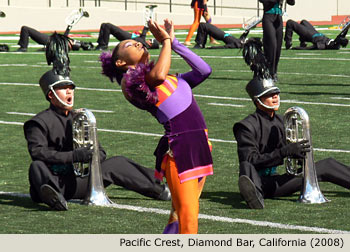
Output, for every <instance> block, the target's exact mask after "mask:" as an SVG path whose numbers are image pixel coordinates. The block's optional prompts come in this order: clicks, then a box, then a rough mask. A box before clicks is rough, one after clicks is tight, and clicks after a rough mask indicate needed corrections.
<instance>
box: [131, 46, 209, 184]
mask: <svg viewBox="0 0 350 252" xmlns="http://www.w3.org/2000/svg"><path fill="white" fill-rule="evenodd" d="M172 49H173V50H174V51H175V52H176V53H177V54H179V55H180V56H181V57H182V58H184V59H185V61H186V62H187V63H188V64H189V65H190V66H191V68H192V71H190V72H188V73H184V74H178V75H176V76H173V75H168V77H167V78H166V80H165V81H164V82H163V83H162V84H161V85H159V86H157V87H156V88H155V90H151V89H150V88H149V87H148V86H147V84H146V83H145V80H144V76H145V74H146V73H147V72H148V71H150V70H151V68H152V66H153V64H152V63H151V64H149V65H142V64H139V65H138V66H137V67H136V69H129V70H128V72H127V73H126V74H125V75H124V78H125V80H126V91H127V92H128V95H129V96H130V97H131V103H132V104H134V105H135V106H136V107H138V108H140V109H144V110H147V111H148V112H150V113H151V114H152V115H153V116H154V117H156V118H157V120H158V121H159V123H161V124H162V125H163V126H164V129H165V135H164V136H163V137H162V138H161V140H160V141H159V144H158V147H157V149H156V151H155V155H156V158H157V159H156V160H157V161H156V176H157V177H162V174H163V172H162V170H161V162H162V160H163V157H164V155H165V154H166V153H167V152H168V150H169V148H170V150H171V152H172V155H173V157H174V159H175V161H176V165H177V167H178V173H179V177H180V180H181V182H184V181H186V180H189V179H195V178H200V177H203V176H207V175H212V174H213V165H212V163H213V162H212V157H211V145H210V142H209V141H208V134H207V132H208V131H207V127H206V124H205V121H204V117H203V115H202V113H201V111H200V109H199V106H198V105H197V102H196V100H195V99H194V97H193V94H192V88H194V87H196V86H197V85H198V84H200V83H201V82H202V81H204V80H205V79H206V78H207V77H208V76H209V75H210V74H211V68H210V66H209V65H208V64H207V63H206V62H204V61H203V60H202V59H201V58H200V57H199V56H197V55H196V54H194V53H193V52H192V51H191V50H190V49H188V48H187V47H185V46H183V45H182V44H180V43H179V41H178V40H177V39H174V41H173V43H172Z"/></svg>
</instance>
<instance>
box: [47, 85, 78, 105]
mask: <svg viewBox="0 0 350 252" xmlns="http://www.w3.org/2000/svg"><path fill="white" fill-rule="evenodd" d="M50 90H51V91H52V93H53V94H54V95H55V97H56V98H57V100H58V101H59V102H60V103H61V104H63V105H64V106H67V107H73V105H74V99H73V102H72V104H68V103H66V102H64V101H62V100H61V98H60V97H58V96H57V94H56V92H55V90H54V89H53V88H52V87H50Z"/></svg>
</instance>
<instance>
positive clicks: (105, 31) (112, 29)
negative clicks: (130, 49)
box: [97, 23, 148, 46]
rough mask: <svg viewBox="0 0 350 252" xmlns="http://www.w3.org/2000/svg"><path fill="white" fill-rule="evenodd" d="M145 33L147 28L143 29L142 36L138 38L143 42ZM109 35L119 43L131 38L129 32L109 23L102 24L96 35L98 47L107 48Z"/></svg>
mask: <svg viewBox="0 0 350 252" xmlns="http://www.w3.org/2000/svg"><path fill="white" fill-rule="evenodd" d="M147 31H148V28H147V27H143V30H142V34H141V35H140V38H142V39H143V41H144V40H145V37H146V34H147ZM110 34H112V35H113V36H114V37H115V38H116V39H118V40H119V41H123V40H126V39H131V38H132V35H131V34H130V33H129V32H127V31H124V30H123V29H121V28H119V27H118V26H116V25H113V24H111V23H102V24H101V27H100V32H99V34H98V39H97V43H98V44H99V45H100V46H108V43H109V36H110ZM140 42H142V41H140Z"/></svg>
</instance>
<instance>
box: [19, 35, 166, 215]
mask: <svg viewBox="0 0 350 252" xmlns="http://www.w3.org/2000/svg"><path fill="white" fill-rule="evenodd" d="M53 36H54V35H53ZM53 36H51V37H50V38H51V39H50V38H49V39H50V44H49V46H48V48H47V50H50V48H51V49H52V43H54V42H52V41H54V40H55V39H56V38H55V37H53ZM65 38H66V37H65ZM62 41H64V40H62ZM58 43H61V45H63V46H64V45H65V44H66V46H65V48H66V49H67V50H68V45H67V44H68V41H66V42H58ZM59 51H60V53H61V56H63V55H67V52H64V50H59ZM47 55H48V54H47ZM54 57H55V58H58V59H59V58H60V57H59V56H54ZM67 57H68V56H67ZM67 57H64V56H63V58H66V59H67ZM62 61H64V60H62ZM68 61H69V60H68ZM50 62H51V60H50ZM64 62H67V61H64ZM54 64H55V63H54ZM64 65H66V67H65V68H66V70H64V71H61V70H56V67H54V69H52V70H49V71H47V72H46V73H45V74H43V75H42V77H41V78H40V81H39V84H40V87H41V89H42V91H43V93H44V95H45V98H46V99H47V100H48V101H49V102H50V106H49V108H48V109H46V110H44V111H42V112H40V113H38V114H37V115H36V116H34V117H33V118H31V119H30V120H28V121H27V122H25V124H24V135H25V138H26V140H27V144H28V151H29V154H30V156H31V158H32V162H31V164H30V168H29V183H30V196H31V198H32V200H33V201H34V202H37V203H40V202H44V203H46V204H47V205H48V206H50V207H51V208H52V209H54V210H59V211H62V210H68V205H67V200H69V199H72V198H74V199H83V198H84V197H85V195H86V193H87V191H88V177H84V178H82V177H77V176H76V175H75V173H74V171H73V163H76V162H79V163H80V162H83V163H87V162H89V161H90V160H91V157H92V150H91V149H89V148H87V147H81V148H77V149H73V132H72V118H73V113H74V112H73V103H74V89H75V83H74V82H73V81H72V80H71V79H70V77H69V72H67V71H68V69H69V66H68V63H65V64H64ZM100 160H101V170H102V177H103V184H104V186H105V187H107V186H108V185H110V184H115V185H119V186H122V187H124V188H126V189H129V190H133V191H135V192H138V193H140V194H142V195H144V196H147V197H151V198H154V199H160V200H170V199H171V194H170V191H169V189H168V187H167V186H166V185H165V184H161V183H160V181H159V180H157V179H155V178H154V170H153V169H149V168H145V167H143V166H141V165H139V164H137V163H135V162H134V161H132V160H130V159H128V158H126V157H123V156H115V157H111V158H109V159H106V152H105V151H104V149H103V148H102V147H101V146H100Z"/></svg>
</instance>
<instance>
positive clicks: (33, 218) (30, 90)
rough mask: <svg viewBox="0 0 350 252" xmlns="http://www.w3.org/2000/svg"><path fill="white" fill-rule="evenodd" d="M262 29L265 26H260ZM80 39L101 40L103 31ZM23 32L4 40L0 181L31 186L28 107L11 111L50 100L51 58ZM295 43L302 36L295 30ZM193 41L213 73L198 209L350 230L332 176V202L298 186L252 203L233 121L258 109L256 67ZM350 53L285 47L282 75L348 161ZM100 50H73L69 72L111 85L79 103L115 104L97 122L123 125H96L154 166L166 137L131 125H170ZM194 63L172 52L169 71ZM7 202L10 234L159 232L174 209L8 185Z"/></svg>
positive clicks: (236, 54)
mask: <svg viewBox="0 0 350 252" xmlns="http://www.w3.org/2000/svg"><path fill="white" fill-rule="evenodd" d="M324 33H325V34H326V35H327V36H329V37H335V36H336V34H337V33H338V31H336V30H326V31H325V32H324ZM256 35H257V36H261V33H258V34H256ZM184 36H185V35H180V36H178V37H179V39H180V41H183V40H184ZM237 36H239V34H237ZM254 36H255V34H254ZM193 39H194V38H193ZM82 40H85V41H92V42H95V41H96V39H95V38H91V39H89V38H82ZM111 41H115V40H113V39H112V40H111ZM16 42H17V41H15V40H11V39H9V40H3V41H2V42H1V43H9V44H10V45H12V47H11V52H10V53H1V54H0V58H1V62H0V66H1V67H0V90H1V94H0V97H1V98H0V100H1V111H0V121H1V123H0V139H1V144H0V191H1V192H15V193H22V194H23V193H24V194H27V193H28V188H29V184H28V175H27V173H28V167H29V163H30V157H29V154H28V152H27V149H26V142H25V139H24V136H23V129H22V125H16V124H7V123H6V122H19V123H23V122H25V121H26V120H28V119H29V118H30V116H28V115H22V114H10V113H8V112H17V113H38V112H40V111H41V110H43V109H45V108H47V106H48V103H47V101H46V100H45V99H44V97H43V94H42V92H41V90H40V88H39V87H38V85H37V83H38V80H39V78H40V76H41V75H42V74H43V73H44V72H45V71H47V70H49V69H50V68H51V67H50V66H47V65H46V61H45V54H44V52H38V51H37V48H29V52H27V53H12V52H13V51H14V50H15V48H14V47H13V45H15V44H16ZM293 43H294V44H295V45H296V43H297V37H295V38H294V41H293ZM111 48H112V47H111ZM194 51H195V52H196V53H197V54H199V55H200V56H202V57H203V59H204V60H206V61H207V62H208V63H209V64H210V65H211V67H212V68H213V73H212V74H211V76H210V77H209V79H207V80H206V81H205V82H204V83H202V84H201V85H200V86H198V87H197V88H196V89H194V94H195V95H196V99H197V101H198V104H199V106H200V107H201V109H202V111H203V114H204V116H205V119H206V121H207V126H208V129H209V137H210V138H212V139H213V141H212V144H213V159H214V175H213V176H210V177H208V178H207V182H206V185H205V187H204V191H203V194H202V197H201V200H200V213H201V214H205V215H210V216H216V217H217V216H219V217H227V218H231V219H242V220H253V221H268V222H274V223H281V224H286V225H295V226H307V227H317V228H325V229H335V230H344V231H350V227H349V224H348V217H349V214H348V208H349V206H350V203H349V196H350V194H349V190H348V189H345V188H342V187H339V186H336V185H333V184H330V183H320V187H321V190H322V191H323V193H324V195H325V196H326V197H327V198H328V199H330V200H331V202H329V203H326V204H321V205H318V204H312V205H305V204H299V203H296V199H297V198H298V194H294V195H292V196H290V197H283V198H279V199H274V200H270V199H267V200H266V201H265V206H266V208H265V209H264V210H262V211H256V210H250V209H247V207H246V204H245V203H244V202H243V201H242V200H241V198H240V195H239V192H238V186H237V181H238V158H237V153H236V144H235V143H234V142H233V141H234V138H233V134H232V126H233V124H234V123H235V122H237V121H239V120H241V119H243V118H244V117H245V116H246V115H248V114H249V113H251V112H253V111H254V106H253V104H252V102H251V101H250V100H249V99H247V98H248V97H247V94H246V93H245V85H246V84H247V83H248V81H249V80H250V79H251V77H252V73H251V72H250V70H249V68H248V66H246V65H245V63H244V61H243V59H242V57H241V51H240V50H239V49H227V50H194ZM158 53H159V50H152V51H151V55H152V56H153V57H152V58H156V55H157V54H158ZM349 54H350V51H349V50H348V49H341V50H337V51H296V50H285V49H284V48H283V50H282V55H281V60H280V63H279V82H278V86H279V87H280V89H281V91H282V93H281V99H282V104H281V108H280V113H283V112H284V111H285V110H286V109H287V108H289V107H291V106H295V105H297V106H301V107H303V108H304V109H305V110H306V111H307V112H308V114H309V116H310V120H311V129H312V142H313V147H314V148H316V149H325V150H319V151H315V152H314V158H315V160H316V161H317V160H321V159H323V158H326V157H331V156H332V157H334V158H335V159H337V160H339V161H340V162H343V163H345V164H349V163H350V155H349V153H347V152H344V151H343V150H345V151H350V149H349V147H348V143H349V142H350V141H349V134H348V122H349V119H350V115H349V106H348V105H349V102H348V100H346V99H348V98H349V97H350V81H349V77H350V75H349V73H348V71H347V70H348V65H349V61H350V58H349ZM98 55H99V54H98V52H95V51H78V52H71V53H70V59H71V68H72V72H71V78H72V79H73V80H74V81H75V83H76V84H77V86H78V87H80V88H99V89H112V91H108V92H103V91H98V90H86V89H77V90H76V94H75V95H76V100H75V107H76V108H79V107H87V108H90V109H96V110H110V111H113V112H112V113H95V116H96V118H97V125H98V128H99V129H112V130H119V131H120V132H119V133H113V132H106V131H99V133H98V137H99V140H100V142H101V144H102V145H103V146H104V148H105V149H106V150H107V154H108V156H109V157H111V156H114V155H124V156H127V157H129V158H131V159H133V160H135V161H137V162H139V163H141V164H143V165H145V166H148V167H154V157H153V150H154V148H155V147H156V145H157V142H158V139H159V137H157V136H147V135H138V134H132V133H125V132H124V131H131V132H145V133H154V134H162V133H163V129H162V127H161V126H160V125H159V124H158V123H157V122H156V120H155V119H154V118H152V117H151V116H150V115H149V114H147V113H145V112H143V111H140V110H138V109H136V108H134V107H133V106H132V105H131V104H129V103H128V102H126V101H125V99H124V97H123V95H122V93H121V92H120V88H119V87H118V86H117V85H116V84H115V83H113V84H112V83H110V82H109V80H108V79H107V78H106V77H103V76H102V75H101V74H100V72H101V69H100V64H99V62H98ZM187 70H189V67H188V65H186V63H185V62H184V61H183V60H181V59H180V58H179V57H178V56H177V55H175V54H173V58H172V67H171V72H172V73H175V72H185V71H187ZM22 84H36V85H22ZM236 98H237V99H236ZM123 132H124V133H123ZM215 140H224V141H215ZM332 150H335V151H332ZM337 150H340V151H337ZM279 171H280V172H284V168H283V167H279ZM106 191H107V193H108V195H109V197H110V198H111V199H112V200H113V201H114V202H115V203H118V204H120V205H129V206H135V207H145V208H156V209H164V210H169V209H170V206H171V204H170V202H162V201H156V200H152V199H149V198H146V197H143V196H141V195H139V194H137V193H135V192H132V191H128V190H125V189H123V188H121V187H117V186H113V185H112V186H110V187H108V188H107V190H106ZM0 204H1V206H0V208H1V211H0V219H1V220H2V221H1V225H0V233H2V234H28V233H48V234H49V233H50V234H68V233H76V234H81V233H83V234H90V233H91V234H95V233H101V234H133V233H139V234H142V233H148V234H153V233H154V234H159V233H161V232H162V230H163V228H164V226H165V224H166V222H167V218H168V216H167V215H166V214H159V213H150V212H139V211H133V210H126V209H116V208H106V207H87V206H83V205H80V204H76V203H69V211H67V212H55V211H50V210H49V209H48V208H47V207H46V206H45V205H43V204H40V205H37V204H35V203H33V202H32V201H31V200H30V198H27V197H19V196H17V195H9V194H0ZM312 232H321V233H322V229H320V230H315V231H308V230H307V231H305V230H302V229H293V228H292V227H291V228H290V229H288V228H278V227H276V226H268V227H266V226H261V225H258V224H257V225H252V224H244V223H239V222H235V221H233V222H225V221H218V220H213V219H203V218H201V219H200V220H199V233H200V234H214V233H215V234H230V233H231V234H240V233H242V234H250V233H251V234H253V233H312Z"/></svg>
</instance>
